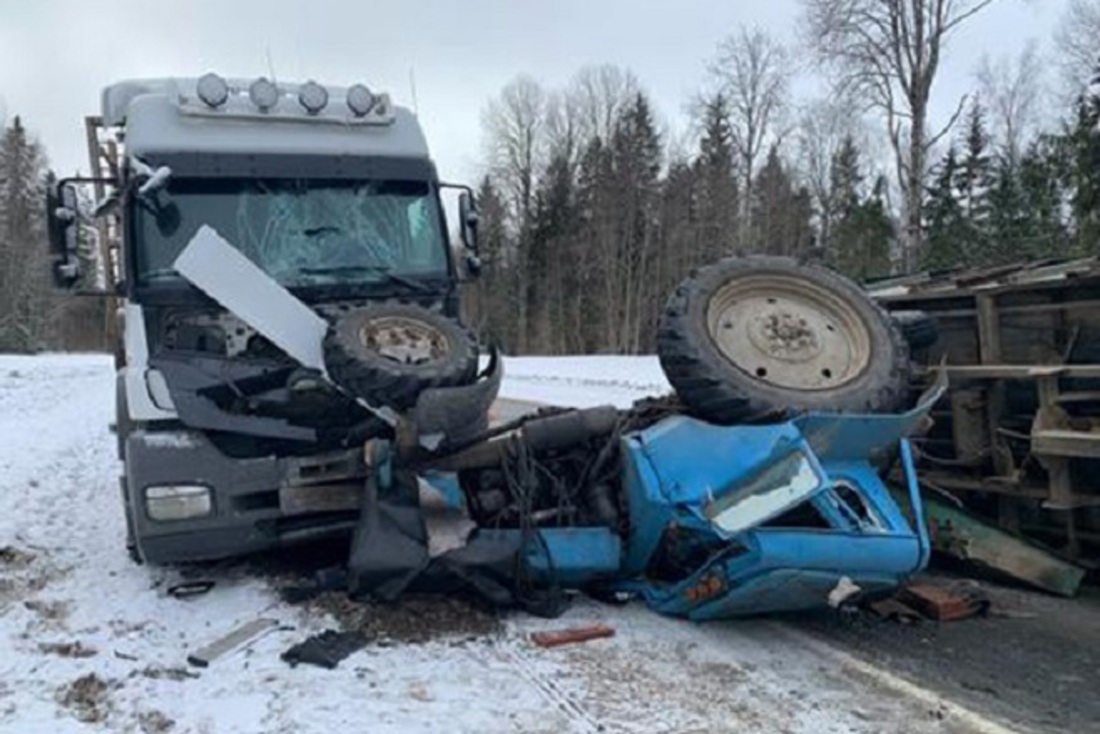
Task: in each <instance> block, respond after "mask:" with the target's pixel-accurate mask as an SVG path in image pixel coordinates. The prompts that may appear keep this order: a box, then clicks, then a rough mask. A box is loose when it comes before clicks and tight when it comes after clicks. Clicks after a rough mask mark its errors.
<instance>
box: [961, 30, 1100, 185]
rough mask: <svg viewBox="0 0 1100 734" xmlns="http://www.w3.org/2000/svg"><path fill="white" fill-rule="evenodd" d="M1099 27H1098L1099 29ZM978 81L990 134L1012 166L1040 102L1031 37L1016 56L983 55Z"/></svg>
mask: <svg viewBox="0 0 1100 734" xmlns="http://www.w3.org/2000/svg"><path fill="white" fill-rule="evenodd" d="M1098 30H1100V29H1098ZM977 76H978V85H979V88H980V89H981V96H982V101H983V102H984V103H985V108H986V111H987V113H988V117H989V123H990V128H991V136H992V139H993V141H994V142H995V143H996V145H997V146H998V147H999V148H1000V149H1001V151H1002V152H1003V153H1004V155H1005V157H1006V158H1007V159H1008V163H1009V164H1010V165H1012V166H1015V165H1016V164H1017V163H1019V161H1020V156H1021V154H1022V152H1023V148H1024V145H1025V142H1026V141H1027V140H1028V139H1029V138H1030V137H1031V134H1032V133H1033V132H1034V130H1035V128H1036V125H1037V123H1038V122H1039V116H1040V111H1041V109H1042V104H1043V96H1044V95H1043V91H1044V90H1043V64H1042V59H1040V57H1039V48H1038V46H1037V44H1036V43H1035V42H1034V41H1032V42H1030V43H1028V44H1027V46H1025V47H1024V50H1023V51H1022V52H1020V55H1019V56H1018V57H1016V58H1015V59H1013V58H1011V57H1008V56H1002V57H1000V58H998V59H996V60H991V59H990V57H989V56H986V57H985V58H983V59H982V62H981V66H980V67H979V68H978V75H977Z"/></svg>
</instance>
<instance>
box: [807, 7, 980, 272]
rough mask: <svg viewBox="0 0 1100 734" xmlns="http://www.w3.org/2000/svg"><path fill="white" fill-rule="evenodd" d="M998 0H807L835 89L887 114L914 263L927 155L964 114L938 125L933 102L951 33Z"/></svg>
mask: <svg viewBox="0 0 1100 734" xmlns="http://www.w3.org/2000/svg"><path fill="white" fill-rule="evenodd" d="M993 2H994V0H802V4H803V13H804V21H805V26H806V31H807V35H808V40H809V42H810V43H811V44H812V45H813V47H814V48H815V49H816V51H817V53H818V55H819V56H820V58H821V59H822V61H823V62H825V63H826V64H827V65H828V67H829V69H830V70H831V72H832V74H833V77H834V81H835V83H836V86H837V89H838V91H840V92H842V93H849V94H854V95H856V97H857V98H860V99H864V100H866V103H867V105H868V106H869V107H871V108H874V109H876V110H878V111H879V112H880V113H882V115H883V116H884V117H885V120H886V127H887V131H888V134H889V139H890V144H891V147H892V148H893V151H894V160H895V168H896V174H897V180H898V184H899V188H900V189H901V192H902V197H903V201H904V205H905V226H904V229H903V233H902V234H903V243H902V244H903V248H902V259H903V264H904V265H905V267H906V269H907V270H908V269H911V268H912V267H913V266H914V265H915V264H916V262H917V260H918V258H919V257H920V255H921V253H922V251H923V249H924V236H923V199H924V185H925V181H926V178H927V168H928V156H929V153H930V152H931V150H932V148H933V146H935V144H936V143H937V142H938V141H939V140H940V139H941V138H942V137H943V136H944V135H945V134H947V132H948V131H949V130H950V129H951V127H952V125H953V124H954V122H955V120H957V119H958V117H959V115H960V114H961V113H962V109H963V105H964V104H965V99H963V100H960V102H959V105H958V107H957V108H956V110H955V113H954V115H952V117H951V119H950V120H949V121H948V122H947V124H946V125H945V126H944V127H943V128H941V129H940V130H933V129H931V127H930V121H929V105H930V103H931V100H932V90H933V86H934V83H935V81H936V76H937V74H938V72H939V70H940V65H941V62H942V59H943V54H944V51H945V50H946V49H947V46H948V42H949V41H950V39H951V36H952V34H953V33H954V32H955V31H956V30H957V29H958V28H959V27H960V26H962V25H963V24H964V23H966V22H967V21H968V20H970V19H971V18H973V17H974V16H975V15H977V14H978V13H980V12H981V11H982V10H984V9H985V8H987V7H989V6H990V5H991V4H992V3H993Z"/></svg>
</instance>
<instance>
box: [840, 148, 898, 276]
mask: <svg viewBox="0 0 1100 734" xmlns="http://www.w3.org/2000/svg"><path fill="white" fill-rule="evenodd" d="M830 188H831V191H830V199H831V200H832V201H833V203H834V206H835V208H836V215H835V222H834V224H833V226H832V234H831V237H830V239H831V242H832V246H831V247H830V249H829V251H828V252H827V253H826V257H827V259H828V261H829V262H830V264H831V265H832V266H833V267H835V268H836V269H838V270H840V271H841V272H842V273H845V274H846V275H848V276H850V277H852V278H855V279H857V280H867V279H869V278H873V277H877V276H883V275H887V274H888V273H889V272H890V244H891V242H892V240H893V237H894V224H893V221H892V220H891V219H890V216H889V214H888V213H887V210H886V202H885V196H884V192H885V189H886V182H885V180H884V179H883V178H881V177H879V179H878V180H877V181H876V182H875V185H874V187H873V189H872V191H871V193H870V195H868V196H866V197H865V196H864V194H863V173H862V171H861V166H860V161H859V149H858V148H856V145H855V141H854V140H853V139H852V138H851V137H847V138H845V139H844V141H843V142H842V143H841V147H840V150H839V151H837V154H836V155H835V156H834V158H833V162H832V167H831V171H830Z"/></svg>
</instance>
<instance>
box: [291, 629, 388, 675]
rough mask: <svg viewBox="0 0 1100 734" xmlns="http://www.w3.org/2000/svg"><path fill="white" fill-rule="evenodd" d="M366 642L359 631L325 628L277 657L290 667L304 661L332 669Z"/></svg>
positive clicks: (365, 638)
mask: <svg viewBox="0 0 1100 734" xmlns="http://www.w3.org/2000/svg"><path fill="white" fill-rule="evenodd" d="M368 642H369V640H368V639H367V637H366V636H365V635H363V634H361V633H359V632H337V631H336V630H325V631H324V632H321V633H320V634H317V635H314V636H313V637H310V638H309V639H307V640H305V641H303V642H299V643H298V644H297V645H294V646H293V647H291V648H290V649H288V650H287V651H286V652H284V653H283V654H282V655H280V656H279V657H280V659H282V660H283V661H284V662H286V663H289V664H290V667H292V668H293V667H295V666H297V665H298V664H299V663H306V664H308V665H317V666H319V667H322V668H327V669H328V670H332V669H334V668H335V667H336V666H337V665H339V664H340V661H341V660H343V659H344V658H346V657H348V656H349V655H351V654H352V653H354V652H356V651H358V650H361V649H363V648H364V647H366V645H367V643H368Z"/></svg>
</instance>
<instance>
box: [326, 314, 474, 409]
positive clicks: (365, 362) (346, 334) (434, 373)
mask: <svg viewBox="0 0 1100 734" xmlns="http://www.w3.org/2000/svg"><path fill="white" fill-rule="evenodd" d="M324 350H325V351H324V354H325V368H326V369H327V370H328V373H329V376H330V377H331V378H332V380H333V381H334V382H335V383H336V384H337V385H340V386H341V387H343V388H344V389H346V390H348V391H349V392H350V393H351V394H353V395H355V396H356V397H359V398H362V399H364V400H366V401H367V402H368V403H370V404H371V405H375V406H388V407H390V408H394V409H396V410H406V409H408V408H411V407H412V406H413V405H414V404H415V403H416V399H417V397H418V396H419V395H420V393H421V392H422V391H424V390H426V389H428V388H432V387H452V386H455V385H464V384H467V383H470V382H473V380H474V379H475V378H476V376H477V340H476V339H475V338H474V335H473V334H472V333H471V332H470V330H469V329H467V328H465V327H464V326H462V325H461V324H459V323H458V322H457V321H454V320H452V319H449V318H447V317H446V316H443V315H442V314H439V313H436V312H434V311H429V310H428V309H426V308H423V307H421V306H414V305H410V304H404V303H391V302H384V303H375V304H370V305H367V306H364V307H362V308H357V309H354V310H352V311H348V312H347V313H345V314H343V315H341V316H340V318H339V319H338V320H337V321H336V323H335V324H333V325H332V327H331V328H330V329H329V333H328V335H327V336H326V338H325V344H324Z"/></svg>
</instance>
